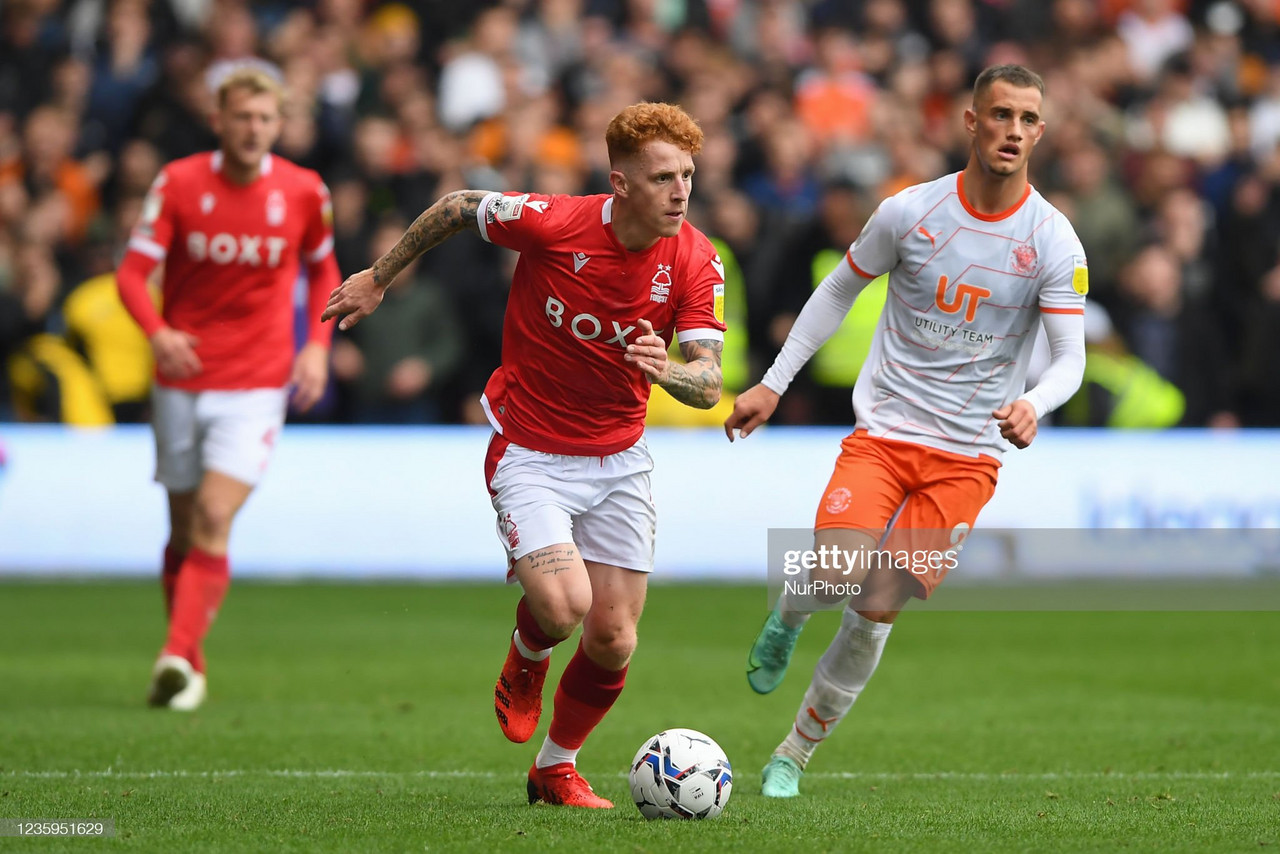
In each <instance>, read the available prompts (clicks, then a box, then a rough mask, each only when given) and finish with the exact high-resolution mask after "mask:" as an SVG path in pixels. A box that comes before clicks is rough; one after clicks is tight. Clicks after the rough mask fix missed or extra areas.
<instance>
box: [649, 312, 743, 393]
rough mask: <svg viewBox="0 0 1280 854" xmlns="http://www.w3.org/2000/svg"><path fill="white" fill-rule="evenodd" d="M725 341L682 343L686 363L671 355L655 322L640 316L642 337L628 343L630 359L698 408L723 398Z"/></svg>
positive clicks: (681, 351)
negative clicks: (671, 357) (722, 359)
mask: <svg viewBox="0 0 1280 854" xmlns="http://www.w3.org/2000/svg"><path fill="white" fill-rule="evenodd" d="M723 350H724V342H723V341H713V340H709V339H700V340H697V341H685V342H684V343H682V344H681V345H680V355H682V356H684V361H685V364H683V365H681V364H679V363H678V362H672V361H670V360H669V359H668V358H667V342H666V341H663V340H662V338H660V337H659V336H658V335H657V333H655V332H654V331H653V324H651V323H650V322H649V321H647V320H645V319H643V318H641V319H640V337H639V338H637V339H636V340H635V342H634V343H632V344H628V345H627V355H626V360H627V361H628V362H632V363H634V364H635V365H636V366H637V367H639V368H640V370H641V371H643V372H644V375H645V376H646V377H648V378H649V382H652V383H656V384H658V385H660V386H662V387H663V388H664V389H666V390H667V393H668V394H670V395H671V396H672V397H674V398H675V399H676V400H678V401H680V402H681V403H683V404H685V405H686V406H692V407H694V408H695V409H710V408H711V407H713V406H715V405H716V404H717V403H719V402H720V389H721V387H722V386H723V385H724V377H723V376H721V374H720V353H721V352H722V351H723Z"/></svg>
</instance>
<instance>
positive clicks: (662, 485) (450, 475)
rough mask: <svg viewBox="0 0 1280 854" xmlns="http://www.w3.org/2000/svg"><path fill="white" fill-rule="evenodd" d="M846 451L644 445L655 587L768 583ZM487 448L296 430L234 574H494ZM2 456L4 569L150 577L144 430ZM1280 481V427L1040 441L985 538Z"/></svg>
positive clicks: (397, 432)
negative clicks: (774, 555) (778, 539)
mask: <svg viewBox="0 0 1280 854" xmlns="http://www.w3.org/2000/svg"><path fill="white" fill-rule="evenodd" d="M842 437H843V431H840V430H825V429H783V428H769V429H765V430H762V431H759V432H758V433H756V434H755V435H753V436H751V437H749V438H748V439H746V440H742V441H739V442H736V443H734V444H733V445H730V444H729V443H728V442H727V441H726V440H725V438H724V435H723V433H720V432H718V431H715V430H705V431H679V430H653V431H650V433H649V446H650V449H651V450H652V452H653V456H654V458H655V460H656V470H655V472H654V476H653V490H654V498H655V500H656V502H657V504H658V514H659V521H658V550H657V565H658V573H659V576H666V577H716V578H725V579H740V580H759V579H763V578H764V573H765V567H766V563H767V548H766V544H767V541H768V529H770V528H808V527H810V526H811V525H812V524H813V516H814V510H815V508H816V507H817V502H818V499H819V498H820V496H821V492H822V489H823V487H824V486H825V484H826V481H827V478H828V476H829V475H830V473H831V466H832V463H833V462H834V460H835V457H836V454H837V452H838V449H839V443H840V439H841V438H842ZM488 438H489V432H488V431H487V430H485V429H482V428H464V427H450V428H329V427H295V426H291V427H288V428H287V429H286V430H285V433H284V436H283V438H282V439H281V441H280V443H279V445H278V446H277V452H276V456H275V458H274V459H273V461H272V464H271V468H270V470H269V471H268V473H267V476H266V478H265V480H264V481H263V484H262V486H261V487H260V488H259V489H258V490H257V491H256V492H255V494H254V495H253V496H252V497H251V498H250V500H249V503H248V505H246V507H245V509H244V510H243V511H242V513H241V515H240V517H239V519H238V520H237V523H236V526H235V530H234V533H233V535H232V544H231V557H232V566H233V571H234V572H235V573H236V574H237V575H239V576H249V575H271V576H335V577H395V576H414V577H431V578H490V579H494V580H497V579H500V578H501V577H502V575H503V572H504V569H505V567H504V566H503V552H502V548H501V545H500V544H499V541H498V539H497V535H496V533H495V527H494V519H493V513H492V510H491V508H490V506H489V499H488V494H487V492H486V491H485V486H484V481H483V473H482V467H483V460H484V452H485V446H486V443H487V442H488ZM0 456H2V457H3V460H4V463H3V465H2V466H0V574H2V573H23V574H46V573H110V574H137V575H151V574H154V572H155V571H156V567H157V566H158V563H159V556H160V551H161V549H162V547H163V545H164V538H165V513H166V510H165V502H164V492H163V490H161V488H160V487H159V486H157V485H156V484H155V483H153V482H152V480H151V473H152V466H153V463H152V443H151V434H150V431H149V430H148V429H147V428H145V427H118V428H114V429H111V430H103V431H92V430H71V429H67V428H61V427H54V426H25V425H0ZM1278 478H1280V432H1270V431H1237V432H1232V433H1209V432H1200V431H1174V432H1165V433H1129V432H1106V431H1066V430H1056V431H1049V430H1046V431H1045V432H1043V433H1042V434H1041V435H1040V437H1039V438H1037V440H1036V442H1035V444H1034V445H1033V446H1032V447H1031V448H1030V449H1028V450H1026V451H1018V452H1011V453H1009V454H1008V455H1006V457H1005V465H1004V468H1003V469H1002V471H1001V475H1000V485H999V487H998V488H997V490H996V495H995V498H994V499H993V500H992V501H991V503H990V504H989V505H988V507H987V509H986V510H985V511H984V512H983V514H982V516H981V517H980V518H979V524H978V529H979V532H981V531H982V530H983V529H988V530H993V529H1061V528H1069V529H1078V528H1085V529H1092V528H1127V529H1148V528H1269V529H1274V528H1278V527H1280V480H1278ZM1028 536H1030V534H1029V535H1028ZM1019 542H1020V543H1021V539H1019ZM1126 543H1127V544H1125V545H1122V546H1115V545H1114V544H1112V545H1103V546H1100V547H1099V548H1100V549H1103V550H1104V551H1103V552H1102V553H1103V554H1105V555H1112V556H1113V557H1114V558H1115V559H1114V560H1112V561H1111V563H1113V564H1118V565H1119V568H1120V569H1123V568H1124V567H1125V566H1128V565H1129V564H1132V569H1133V570H1134V572H1135V573H1139V574H1147V573H1150V572H1152V571H1156V572H1159V571H1161V567H1162V565H1163V564H1165V563H1167V564H1168V565H1167V566H1165V567H1164V570H1165V571H1167V572H1170V573H1185V572H1189V571H1200V569H1199V564H1200V563H1203V562H1204V561H1201V560H1197V561H1192V562H1191V563H1188V562H1186V561H1184V562H1183V564H1182V565H1181V566H1179V565H1175V563H1170V562H1167V561H1161V560H1152V559H1149V558H1148V559H1145V560H1139V559H1138V558H1137V557H1135V556H1133V555H1125V551H1124V549H1125V548H1131V547H1132V541H1131V540H1130V541H1126ZM978 545H979V544H978V543H977V542H975V543H974V546H975V548H974V549H972V550H970V552H969V553H968V554H967V555H966V562H967V563H978V564H981V565H979V566H975V567H974V569H975V574H977V575H985V574H992V573H996V574H1007V573H1009V572H1011V571H1012V572H1029V573H1031V574H1055V573H1062V572H1067V573H1070V572H1073V571H1078V570H1079V567H1075V568H1074V569H1073V567H1072V566H1071V565H1068V564H1066V563H1063V564H1062V565H1058V564H1057V563H1055V560H1056V559H1057V557H1060V556H1057V557H1056V556H1055V555H1054V554H1037V545H1036V543H1035V542H1034V541H1028V542H1026V543H1023V544H1022V545H1021V546H1020V551H1019V552H1017V553H1014V554H1010V553H1005V554H1003V556H1002V557H1001V556H996V555H995V554H994V552H995V550H992V549H986V550H985V551H984V550H983V549H980V548H978ZM1039 550H1040V551H1053V547H1052V545H1051V544H1050V541H1049V540H1048V539H1046V540H1044V542H1043V543H1042V544H1041V545H1040V546H1039ZM1006 552H1007V550H1006ZM1219 557H1220V558H1221V560H1220V561H1219V562H1220V563H1221V564H1222V566H1221V567H1218V568H1219V569H1222V570H1223V571H1227V570H1230V571H1237V572H1238V571H1247V569H1248V567H1247V566H1245V564H1247V563H1248V562H1249V560H1250V558H1247V557H1241V556H1238V555H1237V556H1231V555H1220V556H1219ZM1077 558H1078V556H1077ZM1001 561H1003V563H1001ZM1075 562H1076V563H1078V559H1077V560H1076V561H1075ZM1242 562H1243V563H1242ZM1010 563H1012V564H1013V565H1007V564H1010ZM1059 563H1061V562H1060V561H1059ZM1103 563H1106V561H1103ZM1192 563H1194V564H1195V566H1194V567H1192V565H1191V564H1192ZM1098 567H1099V568H1100V569H1106V570H1108V571H1111V570H1113V569H1115V568H1116V567H1112V566H1105V567H1104V566H1102V565H1101V564H1098Z"/></svg>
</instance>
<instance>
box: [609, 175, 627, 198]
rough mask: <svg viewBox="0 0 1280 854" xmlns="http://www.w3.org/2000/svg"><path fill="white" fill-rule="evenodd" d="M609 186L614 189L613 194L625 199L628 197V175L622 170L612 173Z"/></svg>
mask: <svg viewBox="0 0 1280 854" xmlns="http://www.w3.org/2000/svg"><path fill="white" fill-rule="evenodd" d="M609 186H610V187H612V188H613V192H614V193H615V194H616V195H619V196H622V197H624V198H625V197H626V195H627V189H628V183H627V173H626V172H623V171H622V170H621V169H614V170H612V171H610V172H609Z"/></svg>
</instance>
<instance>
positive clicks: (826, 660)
mask: <svg viewBox="0 0 1280 854" xmlns="http://www.w3.org/2000/svg"><path fill="white" fill-rule="evenodd" d="M892 628H893V624H892V623H876V622H872V621H871V620H868V619H867V618H865V617H863V616H862V615H861V614H859V613H858V612H857V611H850V610H848V609H845V612H844V617H843V618H842V619H841V621H840V629H839V631H837V632H836V636H835V637H834V638H832V640H831V645H830V646H828V647H827V651H826V652H824V653H823V654H822V658H820V659H818V666H817V667H815V668H814V669H813V681H811V682H810V683H809V689H808V690H807V691H805V692H804V700H802V701H801V703H800V709H799V710H798V711H797V712H796V719H795V724H794V726H792V727H791V731H790V732H789V733H787V737H786V738H784V739H783V740H782V743H781V744H780V745H778V749H777V750H775V751H774V752H775V753H779V754H782V755H783V756H787V757H789V758H791V759H794V760H795V761H796V763H798V764H799V765H800V767H801V768H803V767H804V766H805V765H806V764H807V763H808V761H809V757H811V756H813V751H814V750H816V749H817V748H818V745H819V744H821V743H822V742H823V740H824V739H826V738H827V736H829V735H831V733H832V731H833V730H834V729H835V728H836V725H837V724H839V723H840V721H841V720H843V719H844V716H845V715H846V714H848V713H849V709H851V708H852V707H853V701H854V700H856V699H858V695H859V694H860V693H862V689H863V688H865V687H866V685H867V681H868V680H869V679H870V678H871V674H872V673H874V672H875V670H876V665H877V664H879V662H880V654H881V653H882V652H884V645H885V641H887V640H888V639H889V630H890V629H892Z"/></svg>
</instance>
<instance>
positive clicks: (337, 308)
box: [320, 269, 383, 329]
mask: <svg viewBox="0 0 1280 854" xmlns="http://www.w3.org/2000/svg"><path fill="white" fill-rule="evenodd" d="M382 293H383V287H382V286H381V285H379V284H378V283H377V282H375V281H374V279H373V270H372V269H368V270H361V271H360V272H359V273H355V274H354V275H351V276H348V277H347V280H346V281H345V282H343V283H342V284H340V285H338V286H337V287H336V288H334V289H333V293H331V294H329V304H328V305H327V306H325V309H324V313H323V314H321V315H320V319H321V320H329V319H330V318H333V317H340V318H342V319H341V320H339V321H338V328H339V329H350V328H351V327H353V326H355V325H356V324H357V323H359V322H360V321H361V319H363V318H365V317H368V316H369V315H371V314H373V310H374V309H375V308H377V307H378V304H379V303H381V302H382Z"/></svg>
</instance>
